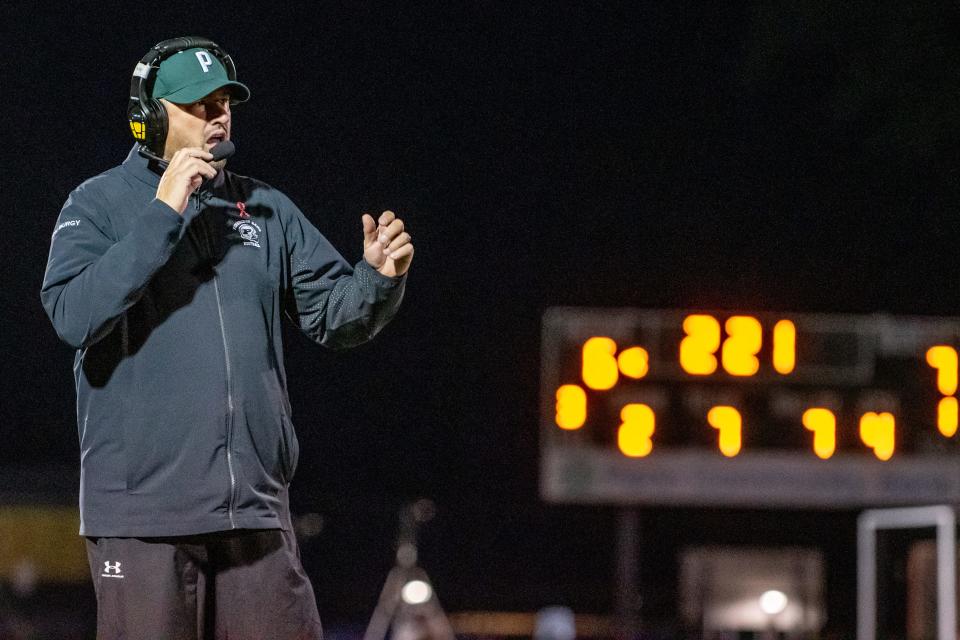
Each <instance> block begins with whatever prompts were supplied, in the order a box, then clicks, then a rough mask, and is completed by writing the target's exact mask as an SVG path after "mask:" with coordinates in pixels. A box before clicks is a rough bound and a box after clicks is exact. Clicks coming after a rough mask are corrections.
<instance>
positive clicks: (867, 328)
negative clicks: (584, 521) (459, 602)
mask: <svg viewBox="0 0 960 640" xmlns="http://www.w3.org/2000/svg"><path fill="white" fill-rule="evenodd" d="M958 350H960V318H922V317H891V316H885V315H861V316H858V315H829V314H799V313H768V312H764V313H751V312H739V311H737V312H733V311H722V312H715V311H683V310H637V309H583V308H552V309H549V310H548V311H547V312H546V313H545V314H544V317H543V338H542V358H541V369H542V370H541V411H540V414H541V427H540V431H541V438H540V442H541V465H540V489H541V494H542V496H543V497H544V498H545V499H546V500H548V501H553V502H572V503H619V504H662V505H703V506H708V505H716V506H759V507H836V508H841V507H858V506H882V505H907V504H930V503H943V502H948V503H949V502H960V436H958V435H957V427H958V401H957V395H958V394H957V391H958V361H960V358H958Z"/></svg>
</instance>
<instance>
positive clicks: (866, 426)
mask: <svg viewBox="0 0 960 640" xmlns="http://www.w3.org/2000/svg"><path fill="white" fill-rule="evenodd" d="M895 427H896V422H895V420H894V418H893V414H892V413H873V412H872V411H870V412H867V413H865V414H863V417H861V418H860V439H861V440H862V441H863V444H865V445H867V446H868V447H870V448H871V449H873V454H874V455H875V456H877V458H879V459H880V460H889V459H890V458H891V457H892V456H893V452H894V448H895V445H894V435H895V433H894V432H895V430H896V429H895Z"/></svg>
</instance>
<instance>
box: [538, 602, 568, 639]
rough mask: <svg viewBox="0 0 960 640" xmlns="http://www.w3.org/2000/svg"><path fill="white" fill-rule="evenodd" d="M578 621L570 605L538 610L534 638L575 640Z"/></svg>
mask: <svg viewBox="0 0 960 640" xmlns="http://www.w3.org/2000/svg"><path fill="white" fill-rule="evenodd" d="M576 637H577V623H576V619H575V618H574V615H573V611H572V610H571V609H570V608H569V607H545V608H543V609H541V610H540V611H538V612H537V621H536V624H535V626H534V630H533V640H575V638H576Z"/></svg>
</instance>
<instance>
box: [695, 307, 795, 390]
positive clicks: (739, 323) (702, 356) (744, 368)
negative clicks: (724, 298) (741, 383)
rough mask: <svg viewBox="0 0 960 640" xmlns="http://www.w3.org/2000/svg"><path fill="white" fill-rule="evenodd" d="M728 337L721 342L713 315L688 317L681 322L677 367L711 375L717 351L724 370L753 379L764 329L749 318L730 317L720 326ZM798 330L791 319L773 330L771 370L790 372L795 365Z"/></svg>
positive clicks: (757, 365)
mask: <svg viewBox="0 0 960 640" xmlns="http://www.w3.org/2000/svg"><path fill="white" fill-rule="evenodd" d="M723 328H724V330H725V331H726V333H727V338H726V339H725V340H721V332H720V322H719V321H718V320H717V319H716V318H714V317H713V316H708V315H691V316H687V317H686V318H684V320H683V331H684V334H685V336H686V337H684V338H683V340H681V341H680V366H681V367H682V368H683V370H684V371H686V372H687V373H689V374H692V375H700V376H704V375H710V374H711V373H714V372H715V371H716V370H717V356H716V354H717V351H718V350H719V351H720V359H721V363H722V364H723V370H724V371H726V372H727V373H729V374H730V375H733V376H752V375H755V374H756V373H757V371H758V370H759V368H760V361H759V360H758V359H757V354H758V353H760V348H761V347H762V346H763V327H762V326H761V324H760V321H759V320H757V319H756V318H754V317H752V316H733V317H731V318H728V319H727V321H726V323H724V326H723ZM796 340H797V329H796V326H795V325H794V324H793V322H791V321H790V320H781V321H779V322H777V324H776V325H775V326H774V328H773V367H774V369H775V370H776V371H777V372H778V373H780V374H784V375H785V374H788V373H791V372H792V371H793V369H794V367H795V366H796Z"/></svg>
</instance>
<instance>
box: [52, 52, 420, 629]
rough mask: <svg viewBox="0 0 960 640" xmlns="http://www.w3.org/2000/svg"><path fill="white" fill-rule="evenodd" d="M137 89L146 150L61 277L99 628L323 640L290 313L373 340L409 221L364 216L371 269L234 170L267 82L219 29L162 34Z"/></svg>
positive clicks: (96, 200)
mask: <svg viewBox="0 0 960 640" xmlns="http://www.w3.org/2000/svg"><path fill="white" fill-rule="evenodd" d="M131 82H132V91H131V102H130V107H129V112H128V114H129V117H130V125H131V131H132V133H133V135H134V138H136V140H137V141H138V144H137V145H135V146H134V148H133V149H132V150H131V151H130V153H129V154H128V156H127V158H126V160H124V161H123V163H122V164H121V165H119V166H117V167H114V168H112V169H110V170H108V171H106V172H104V173H103V174H101V175H99V176H96V177H94V178H92V179H90V180H88V181H86V182H84V183H83V184H82V185H80V186H79V187H78V188H77V189H76V190H74V191H73V192H72V193H71V194H70V197H69V198H68V200H67V202H66V204H65V205H64V207H63V209H62V211H61V213H60V216H59V219H58V220H57V223H56V226H55V230H54V233H53V237H52V240H51V247H50V255H49V259H48V262H47V269H46V274H45V276H44V281H43V287H42V290H41V299H42V301H43V305H44V308H45V310H46V312H47V315H48V316H49V317H50V320H51V321H52V322H53V326H54V328H55V329H56V331H57V334H58V335H59V336H60V338H61V339H62V340H63V341H64V342H66V343H67V344H69V345H71V346H72V347H74V348H75V349H76V358H75V363H74V372H75V377H76V388H77V418H78V429H79V435H80V458H81V476H80V478H81V479H80V485H81V486H80V512H81V526H80V534H81V535H82V536H85V537H86V544H87V555H88V559H89V564H90V572H91V575H92V577H93V580H94V585H95V587H96V591H97V610H98V614H97V615H98V617H97V626H98V636H97V637H98V638H99V639H100V640H110V639H114V638H156V639H160V638H162V639H164V640H177V639H181V638H190V639H197V638H226V637H229V638H232V639H236V640H243V639H248V638H249V639H254V638H256V639H262V638H277V639H280V640H288V639H290V640H292V639H294V638H297V639H300V640H319V639H320V638H321V637H322V632H321V627H320V619H319V615H318V613H317V604H316V600H315V598H314V594H313V589H312V587H311V585H310V582H309V580H308V579H307V576H306V574H305V572H304V570H303V567H302V566H301V563H300V555H299V550H298V548H297V544H296V538H295V536H294V532H293V526H292V523H291V518H290V512H289V497H288V488H289V484H290V480H291V478H292V477H293V474H294V471H295V469H296V466H297V458H298V445H297V438H296V434H295V432H294V429H293V424H292V422H291V418H290V414H291V411H290V406H289V400H288V397H287V380H286V372H285V370H284V366H283V345H282V341H281V331H280V330H281V322H282V319H283V316H284V315H285V316H287V317H288V318H289V319H291V320H292V321H293V322H294V323H295V324H296V325H297V326H298V327H299V328H300V329H301V330H302V331H303V332H304V333H306V334H307V335H308V336H309V337H310V338H312V339H313V340H314V341H316V342H317V343H319V344H321V345H324V346H327V347H331V348H346V347H352V346H354V345H358V344H361V343H363V342H366V341H368V340H370V339H371V338H373V336H374V335H376V334H377V333H378V332H379V331H380V330H381V329H382V328H383V327H384V326H385V325H386V324H387V323H388V322H389V321H390V319H391V318H393V316H394V314H395V313H396V311H397V309H398V307H399V305H400V301H401V299H402V297H403V292H404V286H405V274H406V272H407V269H408V268H409V267H410V263H411V260H412V258H413V245H412V244H411V240H410V234H409V233H407V232H406V231H405V230H404V224H403V222H402V221H401V220H400V219H399V218H397V216H396V215H394V214H393V213H392V212H390V211H385V212H383V213H382V214H381V215H380V216H379V217H378V219H376V220H375V219H374V218H373V217H372V216H370V215H368V214H364V215H363V216H362V219H361V221H360V224H359V225H358V227H360V228H359V229H358V231H359V232H360V235H361V236H362V247H363V258H362V259H361V260H359V261H358V262H357V263H356V265H354V266H351V265H350V264H349V263H348V262H347V261H346V260H344V258H343V257H342V256H341V255H340V253H338V252H337V250H336V249H334V247H333V246H332V245H331V244H330V243H329V242H328V241H327V240H326V238H324V237H323V235H321V233H320V232H319V231H318V230H317V229H316V228H315V227H314V226H313V225H312V224H311V223H310V221H309V220H307V218H306V217H305V216H304V215H303V213H302V212H301V211H300V209H299V208H297V206H296V205H295V204H294V203H293V202H292V201H291V200H290V199H289V198H288V197H287V196H286V195H284V194H283V193H282V192H281V191H279V190H277V189H275V188H273V187H271V186H269V185H267V184H265V183H263V182H260V181H258V180H254V179H252V178H248V177H245V176H240V175H237V174H234V173H231V172H228V171H226V170H225V168H224V167H225V164H226V159H225V158H221V159H215V158H214V155H213V154H212V153H211V151H212V150H213V149H214V147H218V149H222V148H224V146H218V145H220V144H221V143H224V142H227V141H229V140H230V138H231V134H232V121H231V108H232V107H233V105H235V104H238V103H241V102H245V101H246V100H247V99H248V98H249V97H250V91H249V90H248V89H247V87H246V86H245V85H243V84H241V83H239V82H237V81H236V70H235V68H234V66H233V61H232V59H231V58H230V56H228V55H226V53H225V52H223V50H222V49H220V47H219V46H218V45H216V43H213V42H211V41H209V40H205V39H202V38H177V39H174V40H168V41H164V42H162V43H159V44H158V45H156V46H155V47H154V48H153V49H151V51H150V52H148V53H147V55H146V56H144V58H143V60H141V62H140V64H138V65H137V67H136V70H135V71H134V75H133V78H132V80H131ZM304 106H305V105H299V108H303V107H304ZM226 147H227V148H230V147H231V145H226ZM327 375H334V374H332V373H328V374H327Z"/></svg>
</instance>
